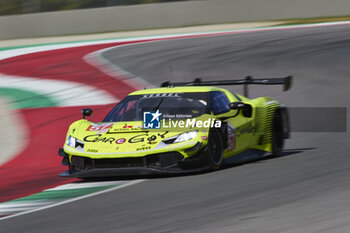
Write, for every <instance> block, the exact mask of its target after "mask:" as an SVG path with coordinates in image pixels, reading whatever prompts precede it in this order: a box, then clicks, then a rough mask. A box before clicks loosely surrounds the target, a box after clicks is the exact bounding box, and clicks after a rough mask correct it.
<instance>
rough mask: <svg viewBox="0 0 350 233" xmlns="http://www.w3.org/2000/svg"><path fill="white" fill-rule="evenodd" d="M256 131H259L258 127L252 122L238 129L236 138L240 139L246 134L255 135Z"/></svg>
mask: <svg viewBox="0 0 350 233" xmlns="http://www.w3.org/2000/svg"><path fill="white" fill-rule="evenodd" d="M256 130H257V127H256V126H255V125H254V124H253V123H252V122H249V123H248V124H246V125H243V126H241V127H239V128H237V129H236V136H237V137H240V136H242V135H243V134H246V133H255V132H256Z"/></svg>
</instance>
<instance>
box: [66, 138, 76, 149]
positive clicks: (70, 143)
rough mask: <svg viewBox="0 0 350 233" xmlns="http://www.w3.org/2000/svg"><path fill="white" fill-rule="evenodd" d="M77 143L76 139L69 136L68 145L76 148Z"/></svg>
mask: <svg viewBox="0 0 350 233" xmlns="http://www.w3.org/2000/svg"><path fill="white" fill-rule="evenodd" d="M76 141H77V140H76V138H74V137H72V136H69V138H68V140H67V145H68V146H70V147H74V148H75V144H76Z"/></svg>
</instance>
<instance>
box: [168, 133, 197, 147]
mask: <svg viewBox="0 0 350 233" xmlns="http://www.w3.org/2000/svg"><path fill="white" fill-rule="evenodd" d="M196 136H197V131H190V132H187V133H182V134H180V135H177V136H174V137H171V138H167V139H165V140H163V142H164V143H165V144H172V143H178V142H184V141H188V140H191V139H193V138H195V137H196Z"/></svg>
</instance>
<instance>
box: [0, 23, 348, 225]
mask: <svg viewBox="0 0 350 233" xmlns="http://www.w3.org/2000/svg"><path fill="white" fill-rule="evenodd" d="M347 24H350V22H348V21H344V22H334V23H318V24H305V25H290V26H275V27H261V28H251V29H240V30H225V31H211V32H201V33H183V34H167V35H158V36H147V37H136V38H112V39H104V40H96V41H84V42H72V43H60V44H43V45H34V46H23V47H16V48H5V49H1V50H2V51H0V95H4V96H6V97H8V98H10V99H11V100H12V105H11V106H12V108H13V109H15V112H16V114H18V115H20V117H21V119H22V120H23V121H24V124H25V126H26V127H27V130H28V134H29V137H28V138H27V139H26V140H27V142H26V145H27V146H26V147H25V148H24V149H23V150H22V151H21V152H20V153H18V154H17V155H16V156H15V157H13V158H12V159H11V160H9V161H7V162H6V163H4V164H2V165H1V167H0V175H1V176H2V177H3V179H2V181H1V183H0V190H2V191H1V192H0V220H5V219H8V218H13V217H16V216H19V215H24V214H29V213H32V212H36V211H40V210H43V209H47V208H52V207H55V206H58V205H63V204H65V203H69V202H73V201H76V200H80V199H84V198H88V197H91V196H95V195H100V194H102V193H106V192H110V191H113V190H116V189H121V188H125V187H127V186H130V185H134V184H137V183H140V182H143V181H144V180H133V181H105V182H81V181H79V180H76V179H63V178H60V177H57V175H58V174H59V173H61V172H62V171H63V169H64V168H62V167H61V166H60V158H59V157H58V156H57V148H59V147H60V146H62V144H63V142H64V137H65V133H66V130H67V128H68V126H69V124H70V123H71V122H73V121H74V120H76V119H78V118H79V117H80V110H81V108H82V107H83V106H84V107H85V106H89V107H93V108H94V109H95V110H96V111H95V113H94V116H93V117H92V118H91V121H94V120H95V121H98V120H99V119H101V118H102V117H103V116H104V115H105V114H106V113H107V112H108V111H109V110H110V109H111V107H112V106H113V105H114V104H115V103H116V102H118V101H119V100H120V99H122V98H123V97H124V96H126V95H127V94H128V93H130V92H132V91H134V90H136V89H140V88H143V87H151V85H150V84H148V83H147V82H146V81H145V80H142V79H140V78H138V77H134V76H131V75H129V74H128V73H127V72H126V71H124V70H121V69H118V67H116V66H115V65H112V64H108V61H105V60H103V58H102V57H101V56H100V54H101V53H102V52H103V51H105V50H106V49H110V48H112V47H118V46H124V45H128V44H135V43H142V42H150V41H160V40H171V39H180V38H192V37H206V36H219V35H227V34H240V33H251V32H258V31H275V30H292V29H297V28H311V27H329V26H336V25H347ZM92 77H93V78H92ZM9 93H12V94H9ZM25 100H30V101H25ZM49 132H55V133H54V134H52V133H49Z"/></svg>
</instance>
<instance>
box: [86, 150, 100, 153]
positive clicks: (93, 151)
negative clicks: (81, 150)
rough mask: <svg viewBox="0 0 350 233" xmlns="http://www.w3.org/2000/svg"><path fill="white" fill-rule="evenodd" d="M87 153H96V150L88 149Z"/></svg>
mask: <svg viewBox="0 0 350 233" xmlns="http://www.w3.org/2000/svg"><path fill="white" fill-rule="evenodd" d="M87 152H92V153H97V152H98V150H96V149H88V150H87Z"/></svg>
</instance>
